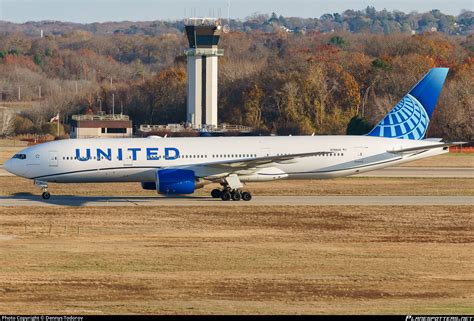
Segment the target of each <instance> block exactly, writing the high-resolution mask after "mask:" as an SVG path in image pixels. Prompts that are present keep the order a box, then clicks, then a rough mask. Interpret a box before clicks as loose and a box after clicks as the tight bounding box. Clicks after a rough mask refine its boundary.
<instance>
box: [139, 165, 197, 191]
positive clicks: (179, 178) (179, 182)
mask: <svg viewBox="0 0 474 321" xmlns="http://www.w3.org/2000/svg"><path fill="white" fill-rule="evenodd" d="M142 186H143V183H142ZM155 187H156V190H157V192H158V193H160V194H166V195H175V194H192V193H194V189H195V188H196V179H195V176H194V171H191V170H188V169H162V170H157V171H156V184H155Z"/></svg>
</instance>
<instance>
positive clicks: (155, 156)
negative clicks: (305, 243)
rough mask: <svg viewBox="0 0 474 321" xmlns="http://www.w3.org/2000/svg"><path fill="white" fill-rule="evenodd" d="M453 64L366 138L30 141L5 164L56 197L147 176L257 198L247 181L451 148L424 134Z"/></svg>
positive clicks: (148, 180)
mask: <svg viewBox="0 0 474 321" xmlns="http://www.w3.org/2000/svg"><path fill="white" fill-rule="evenodd" d="M447 73H448V69H447V68H433V69H431V70H430V71H429V72H428V73H427V74H426V75H425V77H424V78H423V79H422V80H421V81H420V82H419V83H418V84H416V85H415V86H414V87H413V89H411V90H410V91H409V93H408V94H407V95H406V96H405V97H403V98H402V100H401V101H400V102H399V103H398V104H397V105H396V106H395V107H394V108H393V109H392V110H391V111H390V112H389V113H388V114H387V115H386V116H385V117H384V118H383V119H382V121H380V123H379V124H378V125H377V126H375V128H374V129H372V130H371V131H370V132H369V133H368V134H367V135H365V136H285V137H283V136H276V137H274V136H273V137H272V136H270V137H192V138H159V137H158V138H156V137H155V138H127V139H121V138H117V139H70V140H60V141H53V142H48V143H44V144H39V145H36V146H31V147H28V148H26V149H24V150H22V151H21V152H20V153H19V154H16V155H14V156H13V157H12V158H11V159H9V160H8V161H7V162H6V163H5V169H6V170H8V171H9V172H11V173H13V174H15V175H18V176H21V177H25V178H29V179H32V180H33V181H34V183H35V184H36V185H37V186H39V187H40V188H42V190H43V194H42V197H43V198H44V199H48V198H49V197H50V193H49V192H48V182H57V183H86V182H87V183H90V182H140V183H141V186H142V188H143V189H146V190H156V191H157V192H158V193H160V194H164V195H179V194H192V193H194V191H195V190H196V189H198V188H201V187H203V186H204V185H206V184H211V183H215V184H220V188H216V189H214V190H212V193H211V195H212V197H214V198H221V199H222V200H223V201H228V200H234V201H239V200H241V199H242V200H244V201H250V200H251V199H252V195H251V193H250V192H249V191H246V190H244V189H243V187H244V185H243V184H244V183H245V182H257V181H259V182H261V181H273V180H278V179H324V178H333V177H341V176H349V175H354V174H359V173H363V172H368V171H371V170H375V169H381V168H384V167H388V166H392V165H396V164H402V163H406V162H410V161H413V160H417V159H421V158H425V157H430V156H435V155H439V154H443V153H447V152H448V146H450V145H453V144H455V143H445V142H441V140H440V139H423V138H424V136H425V134H426V130H427V128H428V124H429V121H430V119H431V116H432V114H433V110H434V107H435V105H436V102H437V100H438V96H439V94H440V92H441V89H442V87H443V84H444V81H445V79H446V75H447Z"/></svg>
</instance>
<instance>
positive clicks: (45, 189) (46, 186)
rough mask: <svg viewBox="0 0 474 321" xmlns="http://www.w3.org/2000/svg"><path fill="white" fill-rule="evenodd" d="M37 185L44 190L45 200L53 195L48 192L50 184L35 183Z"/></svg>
mask: <svg viewBox="0 0 474 321" xmlns="http://www.w3.org/2000/svg"><path fill="white" fill-rule="evenodd" d="M35 185H36V186H37V187H39V188H41V189H42V190H43V194H41V197H42V198H43V199H45V200H48V199H49V198H50V197H51V194H50V193H49V192H48V183H46V182H42V181H35Z"/></svg>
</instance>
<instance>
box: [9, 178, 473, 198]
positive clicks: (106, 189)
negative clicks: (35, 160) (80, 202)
mask: <svg viewBox="0 0 474 321" xmlns="http://www.w3.org/2000/svg"><path fill="white" fill-rule="evenodd" d="M215 187H218V185H217V184H211V185H207V186H205V188H203V189H199V190H197V191H196V193H195V194H196V195H209V194H210V191H211V189H212V188H215ZM246 189H248V190H249V191H251V192H252V193H254V194H255V195H474V179H472V178H378V177H353V178H337V179H331V180H282V181H274V182H267V183H249V184H247V185H246ZM49 190H50V192H51V194H53V195H81V196H86V195H89V196H91V195H92V196H95V195H97V196H123V195H127V196H139V195H144V196H153V195H156V192H155V191H145V190H142V189H141V186H140V183H100V184H97V183H94V184H88V183H86V184H54V183H51V184H49ZM18 193H33V194H39V193H40V190H39V189H38V188H36V187H35V186H34V185H33V182H32V181H31V180H27V179H24V178H19V177H0V195H14V194H18Z"/></svg>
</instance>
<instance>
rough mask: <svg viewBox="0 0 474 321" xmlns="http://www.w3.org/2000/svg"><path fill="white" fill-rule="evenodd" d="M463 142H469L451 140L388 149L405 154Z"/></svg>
mask: <svg viewBox="0 0 474 321" xmlns="http://www.w3.org/2000/svg"><path fill="white" fill-rule="evenodd" d="M462 144H467V143H466V142H451V143H442V144H433V145H426V146H417V147H410V148H403V149H398V150H388V151H387V152H388V153H394V154H404V153H411V152H417V151H422V150H429V149H434V148H441V147H449V146H456V145H462Z"/></svg>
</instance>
